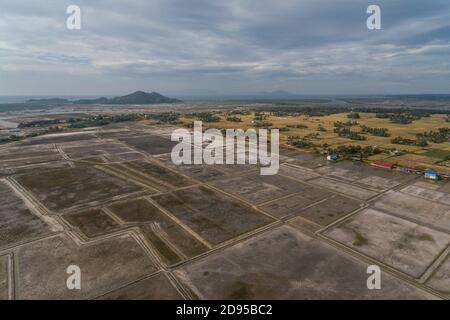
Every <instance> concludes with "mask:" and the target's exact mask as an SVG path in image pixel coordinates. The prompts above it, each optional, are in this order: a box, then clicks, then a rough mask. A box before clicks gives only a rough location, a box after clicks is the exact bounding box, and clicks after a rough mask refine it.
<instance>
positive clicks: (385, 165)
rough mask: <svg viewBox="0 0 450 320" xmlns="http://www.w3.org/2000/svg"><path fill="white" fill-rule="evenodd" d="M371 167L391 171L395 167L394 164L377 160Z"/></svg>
mask: <svg viewBox="0 0 450 320" xmlns="http://www.w3.org/2000/svg"><path fill="white" fill-rule="evenodd" d="M371 165H372V166H375V167H380V168H385V169H390V170H392V168H393V167H394V165H393V164H392V163H389V162H386V161H381V160H376V161H374V162H372V163H371Z"/></svg>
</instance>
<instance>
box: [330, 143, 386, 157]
mask: <svg viewBox="0 0 450 320" xmlns="http://www.w3.org/2000/svg"><path fill="white" fill-rule="evenodd" d="M328 152H329V153H332V152H335V153H336V154H338V155H339V157H342V158H344V159H351V158H352V157H355V156H356V157H360V158H361V159H363V158H367V157H369V156H372V155H374V154H379V153H381V150H380V149H379V148H377V147H373V146H367V147H361V146H357V145H344V146H338V147H337V148H336V149H329V150H328Z"/></svg>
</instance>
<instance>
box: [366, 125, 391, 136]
mask: <svg viewBox="0 0 450 320" xmlns="http://www.w3.org/2000/svg"><path fill="white" fill-rule="evenodd" d="M361 131H362V132H363V133H369V134H371V135H374V136H378V137H390V136H391V134H390V133H389V130H388V129H387V128H371V127H368V126H365V125H362V126H361Z"/></svg>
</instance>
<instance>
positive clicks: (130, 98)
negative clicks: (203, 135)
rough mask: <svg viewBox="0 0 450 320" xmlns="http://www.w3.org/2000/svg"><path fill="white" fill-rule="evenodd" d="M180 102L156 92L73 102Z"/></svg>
mask: <svg viewBox="0 0 450 320" xmlns="http://www.w3.org/2000/svg"><path fill="white" fill-rule="evenodd" d="M176 102H181V100H178V99H173V98H168V97H166V96H163V95H162V94H159V93H157V92H152V93H148V92H144V91H136V92H133V93H131V94H127V95H125V96H120V97H115V98H111V99H108V98H98V99H82V100H77V101H73V103H76V104H157V103H176Z"/></svg>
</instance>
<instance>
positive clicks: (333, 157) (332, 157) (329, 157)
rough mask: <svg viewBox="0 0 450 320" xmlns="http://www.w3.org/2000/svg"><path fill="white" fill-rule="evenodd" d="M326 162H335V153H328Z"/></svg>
mask: <svg viewBox="0 0 450 320" xmlns="http://www.w3.org/2000/svg"><path fill="white" fill-rule="evenodd" d="M327 160H331V161H336V160H337V155H336V153H335V152H332V153H330V154H329V155H328V156H327Z"/></svg>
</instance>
